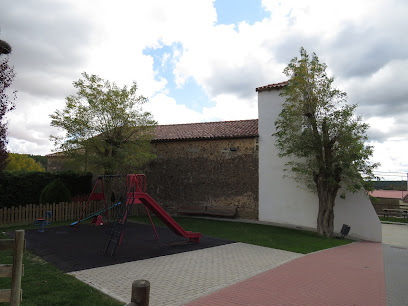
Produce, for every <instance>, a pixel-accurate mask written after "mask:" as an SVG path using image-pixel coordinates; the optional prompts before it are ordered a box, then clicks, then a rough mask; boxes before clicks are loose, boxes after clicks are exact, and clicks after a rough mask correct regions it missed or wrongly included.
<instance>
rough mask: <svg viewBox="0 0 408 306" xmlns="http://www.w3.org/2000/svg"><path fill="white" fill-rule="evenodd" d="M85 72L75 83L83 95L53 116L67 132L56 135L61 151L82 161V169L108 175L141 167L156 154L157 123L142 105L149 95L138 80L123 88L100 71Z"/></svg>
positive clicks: (74, 159)
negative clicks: (139, 90)
mask: <svg viewBox="0 0 408 306" xmlns="http://www.w3.org/2000/svg"><path fill="white" fill-rule="evenodd" d="M82 76H83V78H82V79H79V80H78V81H76V82H74V87H75V88H76V89H77V93H76V94H75V95H71V96H69V97H67V98H66V104H65V108H64V109H62V110H56V111H55V112H54V113H53V114H52V115H51V118H52V121H51V125H52V126H54V127H57V128H60V129H61V130H63V132H64V133H63V134H62V135H54V136H51V138H52V139H53V140H54V142H55V145H56V147H57V150H58V151H62V152H63V153H62V154H63V155H65V156H68V157H69V160H72V161H76V162H77V163H76V165H77V166H78V168H77V169H81V168H82V170H86V171H92V172H95V173H101V172H103V173H104V174H116V173H120V172H127V171H134V170H135V169H140V167H141V166H142V165H143V164H145V163H146V162H148V161H149V160H150V159H152V158H153V157H154V155H153V154H152V153H151V148H150V140H151V139H152V137H153V131H154V127H155V125H156V122H155V121H154V120H153V117H152V115H151V114H150V113H148V112H144V111H143V110H142V108H141V107H142V105H143V104H144V103H145V102H146V101H147V99H146V98H145V97H143V96H140V95H138V94H137V85H136V83H135V82H134V83H133V84H132V86H130V87H127V86H124V87H122V88H120V87H118V86H117V85H116V84H115V83H112V82H110V81H106V80H103V79H102V78H100V77H99V76H97V75H89V74H87V73H83V74H82Z"/></svg>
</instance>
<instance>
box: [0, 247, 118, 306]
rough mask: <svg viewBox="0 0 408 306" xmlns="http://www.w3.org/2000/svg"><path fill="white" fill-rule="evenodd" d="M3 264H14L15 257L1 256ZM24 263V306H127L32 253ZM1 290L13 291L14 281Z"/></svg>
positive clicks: (3, 282) (3, 283) (8, 280)
mask: <svg viewBox="0 0 408 306" xmlns="http://www.w3.org/2000/svg"><path fill="white" fill-rule="evenodd" d="M0 263H13V253H12V252H11V251H2V252H0ZM23 263H24V276H23V277H22V280H21V287H22V289H23V301H22V305H73V306H74V305H75V306H76V305H84V306H85V305H123V303H121V302H119V301H116V300H114V299H112V298H111V297H109V296H107V295H105V294H103V293H101V292H99V291H98V290H96V289H94V288H92V287H90V286H88V285H86V284H84V283H82V282H81V281H79V280H77V279H76V278H75V277H74V276H71V275H67V274H64V273H63V272H61V271H60V270H58V269H57V268H55V267H54V266H53V265H51V264H50V263H47V262H45V261H44V260H42V259H41V258H40V257H38V256H35V255H33V254H32V253H30V252H27V251H26V252H24V258H23ZM0 288H2V289H7V288H11V278H0Z"/></svg>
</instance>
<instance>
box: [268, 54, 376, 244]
mask: <svg viewBox="0 0 408 306" xmlns="http://www.w3.org/2000/svg"><path fill="white" fill-rule="evenodd" d="M326 68H327V66H326V64H321V63H320V62H319V59H318V57H317V56H316V54H315V53H313V55H312V57H311V58H310V57H309V55H308V54H307V52H306V50H305V49H303V48H301V49H300V58H299V59H298V58H297V57H295V58H293V59H292V60H291V62H290V63H289V65H288V66H287V67H286V68H285V70H284V73H285V75H286V76H287V77H289V81H288V84H287V86H285V87H284V89H283V90H282V93H281V96H283V97H286V101H285V102H284V104H283V108H282V111H281V113H280V114H279V116H278V119H277V120H276V122H275V126H276V133H274V134H273V135H274V136H275V137H276V146H277V148H278V151H279V157H287V158H288V160H289V161H288V162H287V163H286V166H287V168H286V169H285V170H290V171H289V172H287V173H289V175H288V176H290V177H292V178H293V179H295V181H297V182H300V183H303V184H304V186H305V187H306V188H307V189H309V190H311V191H313V192H316V193H317V196H318V201H319V210H318V216H317V231H318V233H319V234H321V235H324V236H327V237H332V236H333V221H334V205H335V199H336V196H337V194H338V192H339V190H340V189H341V191H342V192H341V194H340V195H341V196H342V197H345V193H346V191H350V192H356V191H358V190H361V189H364V188H368V184H369V181H370V180H371V179H372V178H374V175H373V173H372V170H373V169H374V168H375V167H377V166H378V165H377V164H370V163H369V161H368V159H369V157H370V156H371V155H372V147H370V146H367V145H365V141H366V140H367V136H366V134H365V133H366V131H367V128H368V125H367V124H365V123H362V119H361V117H357V116H355V115H354V112H355V109H356V105H349V104H346V101H347V96H346V93H344V92H342V91H340V90H338V89H335V88H333V81H334V78H333V77H328V75H327V74H326Z"/></svg>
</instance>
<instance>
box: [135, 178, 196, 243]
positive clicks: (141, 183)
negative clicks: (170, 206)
mask: <svg viewBox="0 0 408 306" xmlns="http://www.w3.org/2000/svg"><path fill="white" fill-rule="evenodd" d="M128 177H129V180H128V182H129V185H128V186H129V187H133V190H136V192H134V193H133V194H132V195H131V197H134V198H135V199H138V200H139V201H140V202H141V203H142V204H144V206H145V207H146V210H147V208H149V209H150V210H151V211H152V212H153V213H154V214H155V215H156V216H157V217H158V218H159V219H160V220H161V221H162V222H163V223H164V224H165V225H166V226H167V227H168V228H170V229H171V230H172V231H173V233H175V234H176V235H178V236H182V237H185V238H189V239H190V241H193V242H200V237H201V233H193V232H189V231H185V230H184V229H183V228H182V227H181V226H180V224H178V223H177V222H176V221H175V220H174V219H173V218H172V217H171V216H170V215H169V214H168V213H167V212H166V211H165V210H164V209H163V208H162V207H161V206H160V205H159V204H157V203H156V201H155V200H153V198H152V197H151V196H149V195H148V194H147V193H146V176H145V175H144V174H130V175H128ZM129 189H131V188H129ZM128 196H130V195H129V194H128ZM147 211H148V210H147ZM148 216H149V218H150V214H149V213H148ZM150 221H151V222H152V219H151V218H150ZM152 224H153V222H152ZM155 232H156V231H155ZM156 236H157V233H156Z"/></svg>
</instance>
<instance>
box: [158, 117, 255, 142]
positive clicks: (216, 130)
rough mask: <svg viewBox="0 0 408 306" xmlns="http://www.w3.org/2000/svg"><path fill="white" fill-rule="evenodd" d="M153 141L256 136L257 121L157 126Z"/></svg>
mask: <svg viewBox="0 0 408 306" xmlns="http://www.w3.org/2000/svg"><path fill="white" fill-rule="evenodd" d="M155 133H156V136H155V137H154V139H153V141H167V140H196V139H219V138H246V137H256V136H258V119H253V120H239V121H219V122H203V123H188V124H173V125H158V126H157V127H156V131H155Z"/></svg>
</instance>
